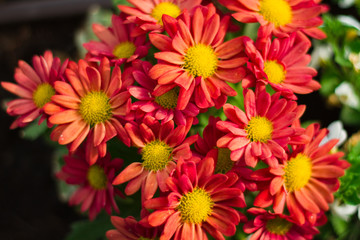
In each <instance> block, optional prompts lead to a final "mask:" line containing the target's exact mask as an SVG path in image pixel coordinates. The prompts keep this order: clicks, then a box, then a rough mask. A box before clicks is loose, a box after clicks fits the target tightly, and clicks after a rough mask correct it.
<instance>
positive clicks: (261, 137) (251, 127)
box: [245, 116, 273, 143]
mask: <svg viewBox="0 0 360 240" xmlns="http://www.w3.org/2000/svg"><path fill="white" fill-rule="evenodd" d="M245 131H246V133H247V134H248V135H247V138H248V139H250V141H252V142H262V143H267V141H268V140H270V139H271V136H272V132H273V126H272V123H271V122H270V121H269V119H267V118H266V117H260V116H256V117H252V118H251V119H250V121H249V123H248V125H247V126H246V128H245Z"/></svg>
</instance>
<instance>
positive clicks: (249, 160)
mask: <svg viewBox="0 0 360 240" xmlns="http://www.w3.org/2000/svg"><path fill="white" fill-rule="evenodd" d="M244 95H245V96H244V106H245V112H243V111H242V110H240V109H239V108H238V107H236V106H233V105H230V104H225V105H224V113H225V115H226V117H227V118H228V120H227V121H220V122H218V123H217V127H218V129H220V130H221V131H223V132H225V133H226V135H225V136H223V137H221V138H220V139H219V140H218V141H217V146H218V147H221V148H224V147H227V148H229V149H230V150H231V155H230V157H231V160H233V161H239V160H241V161H244V162H245V164H246V165H247V166H251V167H255V166H256V164H257V161H258V159H261V160H264V161H265V162H266V163H267V164H269V165H271V166H277V165H278V162H279V161H280V162H281V161H282V160H285V159H286V152H285V149H284V148H285V147H286V146H287V144H289V143H292V142H295V141H296V142H300V143H304V141H305V140H306V139H305V138H301V137H297V138H296V139H295V138H294V137H295V136H299V135H300V134H302V133H303V132H304V129H302V128H296V127H292V126H291V125H292V123H293V122H294V121H295V120H296V119H298V118H300V116H301V115H302V114H303V112H304V111H305V106H304V105H300V106H298V105H297V103H296V102H295V101H292V100H286V99H284V98H281V99H280V93H275V94H273V95H272V96H270V94H269V93H267V92H266V91H265V89H263V90H258V94H257V95H255V94H254V92H253V91H252V90H247V91H245V90H244Z"/></svg>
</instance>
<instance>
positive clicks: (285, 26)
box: [219, 0, 327, 39]
mask: <svg viewBox="0 0 360 240" xmlns="http://www.w3.org/2000/svg"><path fill="white" fill-rule="evenodd" d="M219 2H220V3H221V4H223V5H224V6H226V7H227V8H229V9H230V10H233V11H235V12H236V13H234V14H233V15H232V16H233V17H234V18H235V19H236V20H238V21H240V22H244V23H253V22H259V23H260V25H261V26H260V28H259V32H258V37H260V38H263V37H268V36H269V35H271V34H273V35H275V36H277V37H287V36H288V34H290V33H292V32H295V31H298V30H300V31H302V32H304V33H305V34H307V35H309V36H311V37H314V38H318V39H323V38H325V37H326V35H325V33H324V32H323V31H321V30H320V29H318V28H317V27H319V26H320V25H321V24H322V22H323V21H322V19H321V18H320V17H319V15H320V13H322V12H325V11H327V7H326V6H324V5H320V4H319V1H318V0H302V1H298V0H252V1H249V0H219Z"/></svg>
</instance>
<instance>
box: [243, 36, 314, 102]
mask: <svg viewBox="0 0 360 240" xmlns="http://www.w3.org/2000/svg"><path fill="white" fill-rule="evenodd" d="M244 45H245V52H246V53H247V55H248V57H249V59H250V60H249V62H248V63H247V67H248V69H250V71H251V72H252V74H253V75H254V77H251V78H244V79H243V81H242V85H243V87H245V88H248V87H254V86H255V84H256V82H262V83H264V84H270V85H271V87H272V88H273V89H274V90H275V91H279V92H282V95H283V96H286V97H287V98H291V99H294V100H296V96H295V95H294V93H299V94H307V93H311V92H312V91H315V90H318V89H319V88H320V84H319V83H318V82H317V81H315V80H313V79H312V78H313V77H314V76H315V75H316V74H317V72H316V70H315V69H313V68H311V67H308V66H307V65H308V64H309V62H310V60H311V57H310V55H308V54H306V53H307V51H308V50H309V48H310V47H311V42H309V41H308V40H304V39H302V38H301V37H300V35H298V34H296V33H293V34H291V35H290V37H288V38H283V39H278V38H276V39H274V41H273V42H271V39H270V38H268V39H267V41H266V43H265V44H259V45H260V47H259V48H256V46H255V44H254V43H253V41H252V40H251V39H250V38H244ZM259 45H258V46H259ZM261 46H263V47H261Z"/></svg>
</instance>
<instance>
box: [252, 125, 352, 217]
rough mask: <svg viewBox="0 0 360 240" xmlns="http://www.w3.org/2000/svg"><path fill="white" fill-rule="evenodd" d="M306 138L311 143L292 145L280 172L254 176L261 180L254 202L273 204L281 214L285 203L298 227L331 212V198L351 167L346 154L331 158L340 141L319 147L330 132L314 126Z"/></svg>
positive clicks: (267, 170) (270, 170) (272, 170)
mask: <svg viewBox="0 0 360 240" xmlns="http://www.w3.org/2000/svg"><path fill="white" fill-rule="evenodd" d="M305 134H306V135H307V136H309V138H310V139H311V141H310V142H309V143H307V144H303V145H297V146H295V145H293V146H292V149H293V150H294V151H293V152H292V153H291V154H289V156H288V158H287V160H286V161H284V163H283V164H280V165H279V166H278V167H277V168H272V167H269V168H265V169H260V170H257V171H256V172H254V174H253V177H254V179H257V180H259V181H260V182H261V183H260V184H259V186H261V187H260V193H259V195H258V196H257V197H256V199H255V201H254V205H255V206H258V207H268V206H270V205H271V204H272V205H273V209H274V211H275V212H276V213H282V212H283V209H284V206H285V203H286V206H287V209H288V210H289V212H290V214H291V216H292V217H293V218H294V220H296V222H297V223H299V224H303V223H304V222H305V221H306V220H307V221H310V222H312V223H314V221H315V220H316V214H318V213H319V212H321V211H327V210H328V209H329V205H328V204H329V203H331V202H333V200H334V196H333V195H332V193H333V192H335V191H336V190H337V189H338V188H339V180H338V179H339V177H341V176H343V175H344V169H346V168H348V167H349V163H348V162H347V161H345V160H341V159H340V158H341V157H342V156H343V155H344V153H343V152H336V153H333V154H329V152H330V150H331V149H332V148H333V147H334V146H335V145H336V143H337V142H338V139H332V140H330V141H328V142H327V143H325V144H323V145H321V146H319V144H320V142H321V141H322V139H323V138H324V137H325V136H326V134H327V130H326V129H322V130H321V131H319V130H318V125H315V124H312V125H310V126H309V127H307V128H306V132H305Z"/></svg>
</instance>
